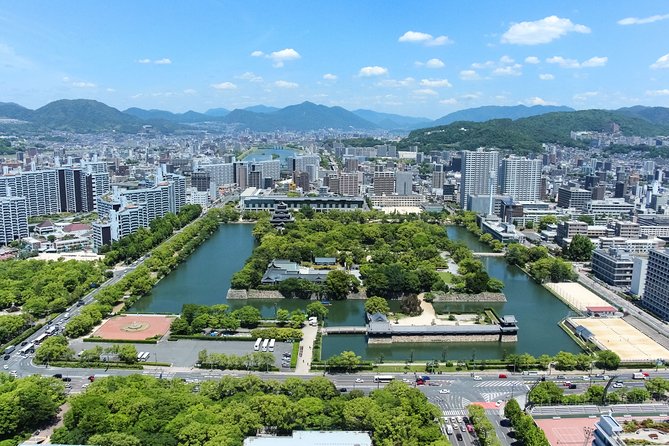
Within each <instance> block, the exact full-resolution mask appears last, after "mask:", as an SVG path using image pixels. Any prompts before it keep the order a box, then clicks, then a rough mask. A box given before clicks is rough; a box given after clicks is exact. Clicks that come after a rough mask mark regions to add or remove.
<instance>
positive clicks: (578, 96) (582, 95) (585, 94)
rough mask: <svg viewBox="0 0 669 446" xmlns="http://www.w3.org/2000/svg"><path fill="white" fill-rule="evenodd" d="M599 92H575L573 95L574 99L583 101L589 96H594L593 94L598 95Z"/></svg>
mask: <svg viewBox="0 0 669 446" xmlns="http://www.w3.org/2000/svg"><path fill="white" fill-rule="evenodd" d="M598 95H599V93H598V92H596V91H586V92H583V93H577V94H575V95H574V101H578V102H585V101H587V100H588V99H590V98H594V97H595V96H598Z"/></svg>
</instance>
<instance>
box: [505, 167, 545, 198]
mask: <svg viewBox="0 0 669 446" xmlns="http://www.w3.org/2000/svg"><path fill="white" fill-rule="evenodd" d="M499 187H500V194H503V195H510V196H511V197H512V198H513V199H514V201H536V200H539V199H541V161H540V160H538V159H536V160H532V159H527V158H520V157H516V156H511V157H509V158H504V159H503V160H502V165H501V167H500V172H499Z"/></svg>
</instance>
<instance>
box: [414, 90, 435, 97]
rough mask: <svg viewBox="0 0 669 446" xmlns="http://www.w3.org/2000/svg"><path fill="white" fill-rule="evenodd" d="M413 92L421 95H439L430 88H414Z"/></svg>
mask: <svg viewBox="0 0 669 446" xmlns="http://www.w3.org/2000/svg"><path fill="white" fill-rule="evenodd" d="M413 92H414V94H417V95H421V96H438V95H439V93H437V92H436V91H434V90H432V89H431V88H420V89H418V90H414V91H413Z"/></svg>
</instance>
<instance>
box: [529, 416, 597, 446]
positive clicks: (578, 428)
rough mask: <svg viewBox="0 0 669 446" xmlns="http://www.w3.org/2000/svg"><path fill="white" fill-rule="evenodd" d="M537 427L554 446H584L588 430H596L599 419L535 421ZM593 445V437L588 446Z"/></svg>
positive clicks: (548, 419) (549, 419)
mask: <svg viewBox="0 0 669 446" xmlns="http://www.w3.org/2000/svg"><path fill="white" fill-rule="evenodd" d="M534 421H535V422H536V423H537V426H539V427H540V428H541V430H543V431H544V433H545V434H546V439H548V442H549V443H550V444H551V445H552V446H569V445H573V446H583V445H584V444H585V439H586V438H585V437H586V428H594V427H595V423H596V422H597V421H599V417H597V418H561V419H557V420H554V419H551V418H546V419H535V420H534ZM590 443H592V436H590V438H589V439H588V444H590Z"/></svg>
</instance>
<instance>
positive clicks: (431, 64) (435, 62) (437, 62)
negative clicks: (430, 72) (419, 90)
mask: <svg viewBox="0 0 669 446" xmlns="http://www.w3.org/2000/svg"><path fill="white" fill-rule="evenodd" d="M444 65H445V64H444V62H442V61H441V59H437V58H434V59H430V60H428V61H427V62H425V66H426V67H427V68H443V67H444Z"/></svg>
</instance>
